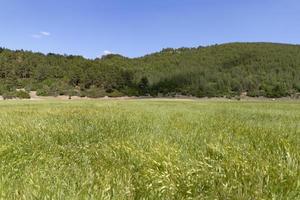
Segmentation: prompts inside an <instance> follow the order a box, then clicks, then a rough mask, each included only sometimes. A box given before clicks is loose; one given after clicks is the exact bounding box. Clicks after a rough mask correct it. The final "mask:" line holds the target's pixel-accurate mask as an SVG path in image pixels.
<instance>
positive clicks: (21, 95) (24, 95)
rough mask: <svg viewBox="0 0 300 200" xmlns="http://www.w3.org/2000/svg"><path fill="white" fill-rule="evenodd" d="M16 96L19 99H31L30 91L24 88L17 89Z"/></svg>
mask: <svg viewBox="0 0 300 200" xmlns="http://www.w3.org/2000/svg"><path fill="white" fill-rule="evenodd" d="M15 96H16V97H17V98H19V99H30V95H29V93H28V92H26V91H23V90H20V91H17V92H16V93H15Z"/></svg>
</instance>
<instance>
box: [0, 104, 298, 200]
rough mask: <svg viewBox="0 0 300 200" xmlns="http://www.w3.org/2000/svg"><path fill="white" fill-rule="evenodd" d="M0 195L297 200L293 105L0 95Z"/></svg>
mask: <svg viewBox="0 0 300 200" xmlns="http://www.w3.org/2000/svg"><path fill="white" fill-rule="evenodd" d="M0 123H1V130H0V162H1V164H0V198H1V199H239V200H243V199H300V102H299V101H289V102H271V101H270V102H222V101H218V102H213V101H192V100H190V101H186V100H181V101H172V100H163V101H159V100H128V101H121V100H107V101H105V100H102V101H100V100H97V101H96V100H78V101H58V100H51V101H50V100H45V101H1V102H0Z"/></svg>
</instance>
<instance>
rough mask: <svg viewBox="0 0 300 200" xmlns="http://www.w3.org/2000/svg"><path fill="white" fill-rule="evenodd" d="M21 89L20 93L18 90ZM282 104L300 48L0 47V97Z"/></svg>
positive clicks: (299, 79) (299, 78) (297, 68)
mask: <svg viewBox="0 0 300 200" xmlns="http://www.w3.org/2000/svg"><path fill="white" fill-rule="evenodd" d="M20 88H25V92H24V91H19V90H17V89H20ZM26 91H27V92H29V91H37V94H38V95H41V96H57V95H69V96H88V97H95V98H96V97H103V96H110V97H118V96H125V95H126V96H175V95H187V96H195V97H224V96H226V97H232V96H239V95H240V94H242V93H246V94H247V95H248V96H254V97H258V96H264V97H272V98H274V97H284V96H294V95H296V94H298V93H299V92H300V46H298V45H287V44H273V43H230V44H223V45H213V46H208V47H201V46H200V47H197V48H179V49H173V48H167V49H163V50H162V51H160V52H157V53H154V54H150V55H145V56H143V57H140V58H133V59H130V58H126V57H124V56H121V55H117V54H111V55H107V56H103V57H102V58H97V59H86V58H84V57H82V56H73V55H59V54H53V53H49V54H47V55H44V54H42V53H33V52H30V51H24V50H17V51H12V50H9V49H6V48H0V95H2V96H5V97H8V98H14V97H19V98H22V97H24V98H26V97H28V95H26V94H25V93H26Z"/></svg>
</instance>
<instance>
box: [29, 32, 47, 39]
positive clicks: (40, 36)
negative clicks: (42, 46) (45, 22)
mask: <svg viewBox="0 0 300 200" xmlns="http://www.w3.org/2000/svg"><path fill="white" fill-rule="evenodd" d="M50 35H51V33H49V32H46V31H40V32H39V33H38V34H32V35H31V37H33V38H35V39H40V38H42V37H49V36H50Z"/></svg>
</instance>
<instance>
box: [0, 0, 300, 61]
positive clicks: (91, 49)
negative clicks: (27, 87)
mask: <svg viewBox="0 0 300 200" xmlns="http://www.w3.org/2000/svg"><path fill="white" fill-rule="evenodd" d="M228 42H277V43H292V44H300V1H299V0H0V46H1V47H5V48H9V49H24V50H31V51H35V52H37V51H38V52H42V53H49V52H52V53H60V54H68V55H83V56H85V57H87V58H96V57H98V56H101V55H104V54H109V53H118V54H122V55H124V56H128V57H139V56H143V55H145V54H149V53H153V52H157V51H160V50H161V49H163V48H167V47H172V48H179V47H197V46H206V45H212V44H221V43H228Z"/></svg>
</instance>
